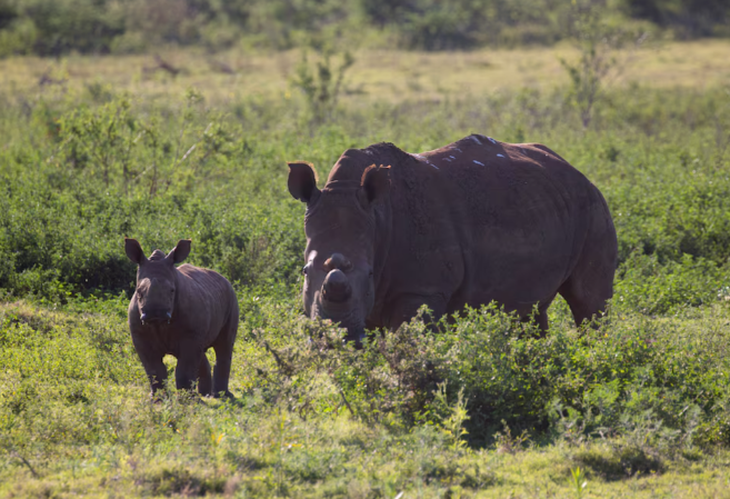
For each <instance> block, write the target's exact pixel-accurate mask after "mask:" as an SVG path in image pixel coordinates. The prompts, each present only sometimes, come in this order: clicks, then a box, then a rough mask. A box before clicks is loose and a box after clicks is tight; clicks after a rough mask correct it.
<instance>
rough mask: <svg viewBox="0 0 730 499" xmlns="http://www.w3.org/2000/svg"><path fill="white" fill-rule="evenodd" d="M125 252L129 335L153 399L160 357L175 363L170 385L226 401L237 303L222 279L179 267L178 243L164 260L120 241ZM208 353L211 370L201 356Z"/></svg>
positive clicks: (182, 251) (185, 248)
mask: <svg viewBox="0 0 730 499" xmlns="http://www.w3.org/2000/svg"><path fill="white" fill-rule="evenodd" d="M125 250H126V253H127V256H128V257H129V259H130V260H132V261H133V262H135V263H136V264H137V265H138V266H139V267H138V270H137V285H136V289H135V293H134V296H133V297H132V300H131V302H130V303H129V310H128V320H129V331H130V333H131V335H132V341H133V343H134V347H135V349H136V350H137V354H138V355H139V358H140V360H141V361H142V365H143V366H144V369H145V371H146V373H147V376H148V378H149V381H150V385H151V387H152V394H153V395H154V394H155V393H156V392H157V391H158V390H160V388H162V386H163V383H164V382H165V379H166V378H167V369H166V367H165V365H164V363H163V361H162V359H163V357H164V356H165V355H172V356H174V357H176V358H177V367H176V369H175V384H176V386H177V388H178V389H188V390H189V389H192V388H193V387H194V386H195V383H196V382H197V386H198V391H199V393H200V394H201V395H206V396H208V395H213V396H216V397H217V396H219V395H221V394H223V395H224V396H227V397H232V395H231V393H230V391H229V390H228V378H229V375H230V371H231V357H232V354H233V343H234V341H235V339H236V333H237V332H238V299H237V298H236V294H235V292H234V291H233V288H232V287H231V284H230V283H229V282H228V280H226V279H225V278H224V277H223V276H221V275H220V274H218V273H217V272H214V271H212V270H208V269H202V268H199V267H194V266H192V265H188V264H183V265H180V266H179V267H175V264H177V263H180V262H182V261H183V260H184V259H185V258H186V257H187V256H188V254H189V253H190V241H189V240H181V241H180V242H178V244H177V246H176V247H175V248H174V249H173V250H172V251H170V253H169V254H168V255H165V254H164V253H163V252H162V251H160V250H155V251H154V252H153V253H152V255H150V258H149V259H147V258H146V257H145V255H144V253H143V251H142V248H141V247H140V245H139V243H138V242H137V241H136V240H135V239H126V238H125ZM209 348H213V349H214V350H215V354H216V365H215V369H214V371H213V376H212V377H211V367H210V363H209V362H208V359H207V357H206V355H205V352H206V350H208V349H209Z"/></svg>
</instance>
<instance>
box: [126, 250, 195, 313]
mask: <svg viewBox="0 0 730 499" xmlns="http://www.w3.org/2000/svg"><path fill="white" fill-rule="evenodd" d="M124 249H125V251H126V252H127V256H128V257H129V259H130V260H132V261H133V262H134V263H136V264H137V265H139V267H138V269H137V287H136V291H135V296H136V299H137V307H138V308H139V319H140V321H141V322H142V325H146V324H159V323H169V322H170V321H171V320H172V314H173V308H174V304H175V292H176V286H175V281H176V279H175V273H176V270H175V264H176V263H180V262H182V261H183V260H185V258H187V256H188V254H189V253H190V240H189V239H183V240H180V241H179V242H178V243H177V246H175V248H174V249H173V250H172V251H170V253H168V254H167V256H165V254H164V253H163V252H162V251H160V250H155V251H154V252H152V254H151V255H150V258H149V259H147V257H145V256H144V252H143V251H142V248H141V247H140V245H139V243H138V242H137V240H136V239H128V238H125V239H124Z"/></svg>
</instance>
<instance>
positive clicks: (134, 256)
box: [124, 237, 147, 265]
mask: <svg viewBox="0 0 730 499" xmlns="http://www.w3.org/2000/svg"><path fill="white" fill-rule="evenodd" d="M124 251H125V252H126V253H127V257H129V259H130V260H132V261H133V262H134V263H136V264H137V265H141V264H142V263H144V262H146V261H147V257H146V256H144V251H142V246H140V245H139V242H138V241H137V240H136V239H130V238H128V237H125V238H124Z"/></svg>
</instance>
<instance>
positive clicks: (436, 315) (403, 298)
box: [386, 294, 446, 329]
mask: <svg viewBox="0 0 730 499" xmlns="http://www.w3.org/2000/svg"><path fill="white" fill-rule="evenodd" d="M392 303H393V305H392V306H391V307H390V314H389V318H388V321H387V323H386V327H388V329H398V326H400V325H401V324H403V323H404V322H408V321H410V320H411V319H412V318H414V317H415V316H416V314H418V309H419V308H421V307H422V306H423V305H426V306H427V307H428V308H429V309H430V310H431V314H429V315H430V317H426V319H427V320H430V321H432V322H435V321H437V320H439V319H440V318H441V316H443V315H444V314H445V313H446V299H445V298H444V297H443V296H441V295H431V296H423V295H416V294H403V295H400V296H398V298H396V299H395V300H393V302H392Z"/></svg>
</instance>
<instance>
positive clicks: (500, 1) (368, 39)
mask: <svg viewBox="0 0 730 499" xmlns="http://www.w3.org/2000/svg"><path fill="white" fill-rule="evenodd" d="M594 7H599V8H601V10H603V11H604V16H605V17H606V19H607V20H608V22H610V23H612V24H614V25H624V26H626V25H628V26H634V27H641V28H642V29H645V30H650V31H659V32H662V33H666V34H667V35H668V36H670V37H674V38H678V39H685V40H686V39H693V38H698V37H706V36H725V37H726V36H728V35H730V32H729V31H728V28H727V21H728V18H729V16H730V7H729V6H728V4H727V2H724V1H723V0H579V1H572V2H567V1H562V0H519V1H515V0H446V1H441V0H387V1H385V0H316V1H303V0H228V1H220V0H0V57H2V56H7V55H10V54H31V53H32V54H40V55H54V56H59V55H61V54H66V53H69V52H72V51H78V52H81V53H95V54H99V53H110V52H113V53H141V52H145V51H149V50H159V47H160V46H161V45H178V46H193V45H194V46H201V47H204V48H205V49H206V50H208V51H219V50H223V49H228V48H231V47H257V48H270V49H277V50H278V49H287V48H292V47H297V46H301V45H302V44H309V45H311V46H313V47H315V48H320V49H321V48H322V47H324V46H327V45H340V44H342V43H343V42H346V43H350V44H355V45H357V46H359V47H363V46H370V47H373V46H380V47H392V46H396V47H399V48H407V49H419V50H420V49H422V50H453V49H472V48H475V47H480V46H484V45H491V46H497V45H498V46H518V45H523V44H548V45H549V44H553V43H555V42H556V41H559V40H562V39H565V37H566V35H567V36H571V33H570V32H571V26H572V25H573V23H574V20H575V15H576V13H579V12H580V11H582V10H584V9H585V8H594Z"/></svg>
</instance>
